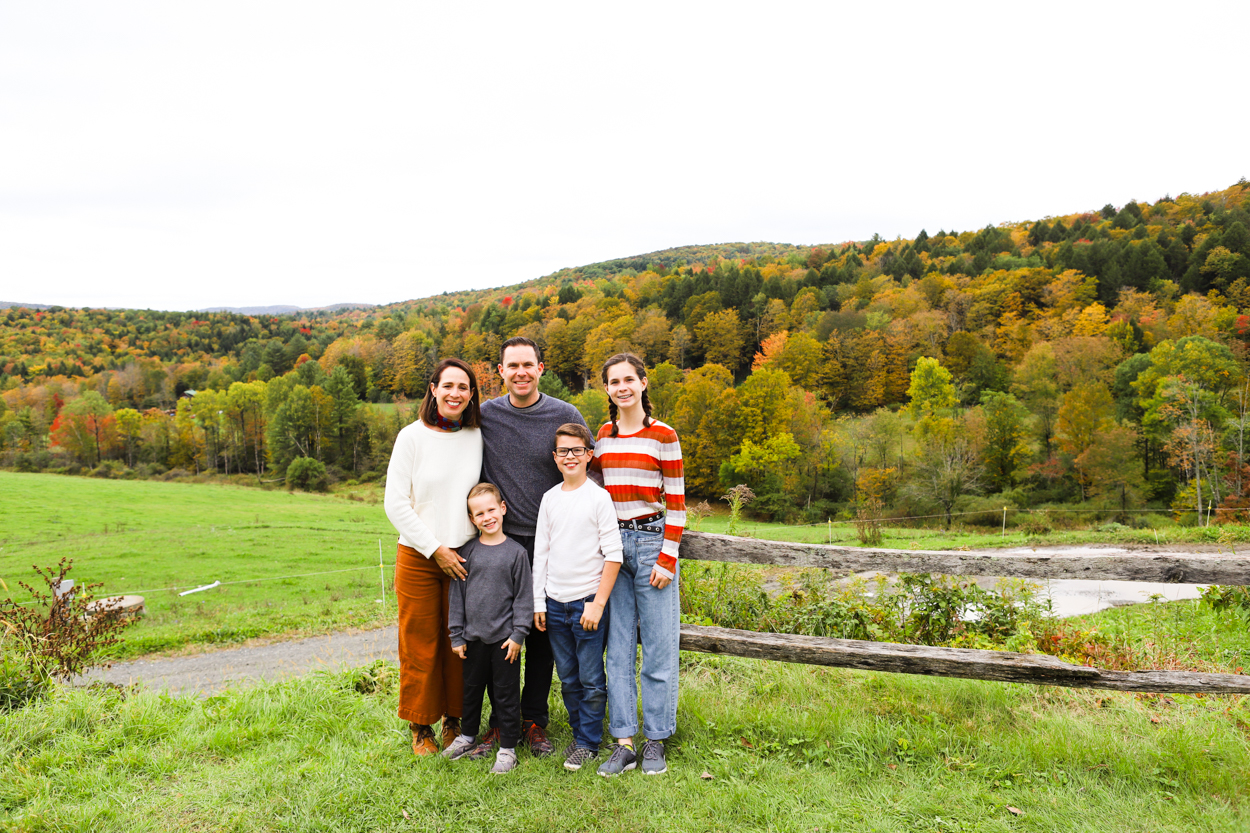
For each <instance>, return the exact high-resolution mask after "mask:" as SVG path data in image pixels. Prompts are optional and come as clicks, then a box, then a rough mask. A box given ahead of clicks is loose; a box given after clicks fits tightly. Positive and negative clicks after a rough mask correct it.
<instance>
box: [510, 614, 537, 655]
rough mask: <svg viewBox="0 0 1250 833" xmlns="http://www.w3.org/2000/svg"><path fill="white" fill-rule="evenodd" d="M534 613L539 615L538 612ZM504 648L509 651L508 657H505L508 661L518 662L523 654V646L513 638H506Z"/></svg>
mask: <svg viewBox="0 0 1250 833" xmlns="http://www.w3.org/2000/svg"><path fill="white" fill-rule="evenodd" d="M534 615H535V616H537V615H538V614H537V613H536V614H534ZM503 649H504V650H505V651H507V652H508V655H507V657H505V658H506V659H507V660H508V662H516V661H517V660H518V659H519V658H520V656H521V646H520V645H518V644H516V643H515V642H513V641H512V640H511V639H507V640H504V643H503Z"/></svg>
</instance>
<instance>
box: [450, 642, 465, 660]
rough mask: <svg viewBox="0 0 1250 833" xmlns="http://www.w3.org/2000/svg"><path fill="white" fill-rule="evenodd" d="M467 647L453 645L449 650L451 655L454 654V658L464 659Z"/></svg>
mask: <svg viewBox="0 0 1250 833" xmlns="http://www.w3.org/2000/svg"><path fill="white" fill-rule="evenodd" d="M468 647H469V646H467V645H454V646H452V649H451V650H452V653H454V654H455V655H456V656H458V657H460V658H461V659H464V654H465V649H466V648H468Z"/></svg>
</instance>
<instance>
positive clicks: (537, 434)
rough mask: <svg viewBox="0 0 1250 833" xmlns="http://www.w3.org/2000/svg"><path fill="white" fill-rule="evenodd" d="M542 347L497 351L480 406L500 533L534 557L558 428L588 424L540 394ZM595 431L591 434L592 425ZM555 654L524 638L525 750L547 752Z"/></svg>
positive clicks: (539, 638) (506, 346) (528, 344)
mask: <svg viewBox="0 0 1250 833" xmlns="http://www.w3.org/2000/svg"><path fill="white" fill-rule="evenodd" d="M542 359H543V357H542V350H541V349H540V348H539V346H538V345H537V344H535V343H534V342H533V341H531V340H530V339H528V338H524V337H522V336H517V337H515V338H510V339H508V340H507V341H505V342H504V343H503V346H502V347H501V348H500V349H499V375H500V376H502V377H503V384H504V388H505V389H506V390H507V391H508V395H507V396H501V397H499V398H498V399H491V400H490V401H488V402H483V403H482V404H481V408H482V480H484V481H486V482H487V483H494V484H495V485H496V486H498V487H499V489H500V491H502V492H503V497H504V500H505V501H506V502H507V504H508V514H507V515H505V516H504V527H503V528H504V532H506V533H507V534H508V537H510V538H512V539H514V540H516V541H517V542H519V543H520V544H521V546H523V547H525V551H526V553H527V554H528V555H529V562H530V565H531V566H533V563H534V534H535V532H536V530H537V525H538V507H539V506H540V505H541V504H542V499H543V494H544V493H545V492H546V491H547V490H548V489H550V488H551V487H552V486H555V485H556V484H557V483H561V482H562V478H561V477H560V471H559V469H557V468H556V464H555V459H554V458H553V457H552V455H551V451H552V449H553V448H555V436H556V429H557V428H559V427H560V426H561V425H563V424H564V423H566V422H576V423H580V424H581V425H585V424H586V420H585V419H583V418H582V415H581V413H580V412H579V411H578V410H577V409H576V408H574V407H573V406H572V405H570V404H569V403H567V402H564V401H562V400H560V399H556V398H555V397H553V396H547V395H546V394H543V393H539V392H538V380H539V379H540V378H541V377H542V375H543V361H542ZM591 434H592V435H593V434H594V432H593V431H592V432H591ZM554 667H555V660H554V659H553V657H552V654H551V642H550V640H549V639H548V638H547V634H546V633H544V632H542V631H535V632H533V633H531V634H530V636H529V639H527V640H526V644H525V685H524V687H523V689H522V691H521V718H522V720H523V724H522V733H523V734H524V736H525V741H526V743H527V744H528V745H529V748H530V753H531V754H532V755H536V756H539V757H543V756H546V755H550V754H551V752H552V745H551V741H550V740H548V739H547V732H546V728H547V699H548V697H549V696H550V694H551V672H552V669H553V668H554ZM491 726H492V729H491V732H488V733H487V735H486V736H485V737H484V738H483V742H482V744H481V745H480V746H479V748H478V749H477V750H475V751H474V753H473V754H474V756H475V757H484V756H485V755H488V754H490V749H491V744H492V743H493V742H496V741H497V740H498V731H497V728H496V727H495V719H494V717H493V716H492V717H491Z"/></svg>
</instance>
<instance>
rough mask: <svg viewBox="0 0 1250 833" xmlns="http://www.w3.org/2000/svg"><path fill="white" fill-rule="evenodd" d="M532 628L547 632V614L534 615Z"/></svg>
mask: <svg viewBox="0 0 1250 833" xmlns="http://www.w3.org/2000/svg"><path fill="white" fill-rule="evenodd" d="M534 627H536V628H538V629H539V630H540V631H545V630H547V614H546V613H535V614H534Z"/></svg>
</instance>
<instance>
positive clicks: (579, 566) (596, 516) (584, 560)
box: [533, 422, 621, 770]
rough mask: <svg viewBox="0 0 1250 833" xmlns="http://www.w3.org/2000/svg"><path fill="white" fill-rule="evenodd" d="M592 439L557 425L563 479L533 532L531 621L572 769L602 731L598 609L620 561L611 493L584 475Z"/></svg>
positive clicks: (579, 428) (581, 429) (590, 752)
mask: <svg viewBox="0 0 1250 833" xmlns="http://www.w3.org/2000/svg"><path fill="white" fill-rule="evenodd" d="M594 446H595V442H594V438H593V437H591V436H590V431H589V430H587V428H586V426H584V425H579V424H577V423H572V422H570V423H566V424H564V425H561V426H560V427H559V428H557V429H556V436H555V449H554V450H553V452H552V454H553V456H554V457H555V461H556V466H557V467H558V468H559V469H560V475H561V476H562V477H563V478H564V482H563V483H561V484H560V485H558V486H553V487H552V488H551V489H549V490H548V491H547V492H546V493H545V494H544V495H543V499H542V505H541V506H540V507H539V509H538V528H537V530H536V533H535V537H534V570H533V573H534V627H536V628H537V629H538V630H540V631H546V632H547V635H548V636H549V637H550V639H551V652H552V654H554V655H555V661H556V672H557V673H558V674H559V675H560V688H561V693H562V694H563V697H564V707H565V709H567V710H568V713H569V726H570V728H572V730H573V742H572V743H571V744H570V745H569V746H568V747H567V748H566V749H565V750H564V754H565V760H564V768H565V769H571V770H577V769H581V768H582V765H583V764H585V763H586V762H587V761H589V760H591V759H593V758H595V757H597V756H598V754H599V742H600V741H601V740H602V739H603V716H604V711H605V709H606V708H607V702H608V692H607V676H606V674H605V673H604V669H603V649H604V639H605V638H606V635H607V617H606V614H605V613H604V610H605V607H606V605H607V603H608V596H609V595H610V594H611V593H612V587H613V586H614V585H615V584H616V574H617V573H618V572H619V571H620V569H621V534H620V530H619V527H618V525H617V520H616V510H615V508H613V506H612V498H611V497H610V496H609V495H608V493H607V491H605V490H604V489H603V487H602V486H599V485H598V484H597V483H595V482H594V481H593V480H590V479H588V478H587V477H586V467H587V466H588V465H589V464H590V460H591V458H592V457H593V456H594Z"/></svg>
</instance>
